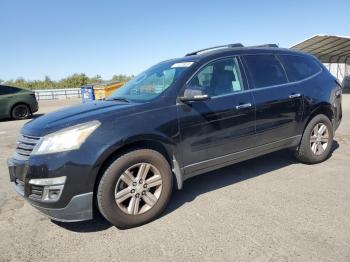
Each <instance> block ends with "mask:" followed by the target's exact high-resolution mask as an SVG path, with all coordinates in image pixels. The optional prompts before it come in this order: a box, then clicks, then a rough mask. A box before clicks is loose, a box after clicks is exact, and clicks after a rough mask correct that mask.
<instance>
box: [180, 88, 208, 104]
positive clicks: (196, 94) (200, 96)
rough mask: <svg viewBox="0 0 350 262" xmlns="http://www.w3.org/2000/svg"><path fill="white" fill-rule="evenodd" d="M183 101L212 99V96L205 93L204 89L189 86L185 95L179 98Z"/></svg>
mask: <svg viewBox="0 0 350 262" xmlns="http://www.w3.org/2000/svg"><path fill="white" fill-rule="evenodd" d="M179 99H180V101H182V102H184V103H185V102H191V101H205V100H208V99H210V97H209V96H208V95H207V94H205V93H204V92H203V91H202V90H199V89H191V88H187V89H186V90H185V93H184V96H183V97H180V98H179Z"/></svg>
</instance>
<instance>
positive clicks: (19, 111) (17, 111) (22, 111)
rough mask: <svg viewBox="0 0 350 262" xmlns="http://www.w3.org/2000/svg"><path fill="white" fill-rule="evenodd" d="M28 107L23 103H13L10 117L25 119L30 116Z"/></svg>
mask: <svg viewBox="0 0 350 262" xmlns="http://www.w3.org/2000/svg"><path fill="white" fill-rule="evenodd" d="M30 114H31V113H30V109H29V107H28V106H27V105H25V104H18V105H15V106H14V107H13V108H12V110H11V117H12V119H15V120H21V119H26V118H28V117H29V116H30Z"/></svg>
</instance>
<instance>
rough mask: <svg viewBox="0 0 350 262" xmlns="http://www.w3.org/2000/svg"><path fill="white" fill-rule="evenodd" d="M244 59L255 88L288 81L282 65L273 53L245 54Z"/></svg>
mask: <svg viewBox="0 0 350 262" xmlns="http://www.w3.org/2000/svg"><path fill="white" fill-rule="evenodd" d="M244 59H245V61H246V64H247V67H248V70H249V72H250V75H251V77H252V80H253V83H254V86H255V88H261V87H267V86H273V85H280V84H285V83H287V82H288V80H287V76H286V74H285V72H284V70H283V68H282V65H281V64H280V62H279V61H278V60H277V58H276V57H275V56H274V55H246V56H244Z"/></svg>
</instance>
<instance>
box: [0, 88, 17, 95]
mask: <svg viewBox="0 0 350 262" xmlns="http://www.w3.org/2000/svg"><path fill="white" fill-rule="evenodd" d="M17 90H18V89H17V88H13V87H10V86H0V95H9V94H13V93H17V92H18V91H17Z"/></svg>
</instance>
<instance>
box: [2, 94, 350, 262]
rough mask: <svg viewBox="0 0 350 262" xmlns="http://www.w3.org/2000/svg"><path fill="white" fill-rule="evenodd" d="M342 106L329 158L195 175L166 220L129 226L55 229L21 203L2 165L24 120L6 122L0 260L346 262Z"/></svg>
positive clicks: (348, 144)
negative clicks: (307, 163) (318, 162)
mask: <svg viewBox="0 0 350 262" xmlns="http://www.w3.org/2000/svg"><path fill="white" fill-rule="evenodd" d="M78 102H79V101H76V100H71V101H69V102H66V101H55V102H46V103H41V104H40V108H41V110H40V112H39V113H41V114H42V113H46V112H48V111H52V110H54V109H56V108H59V107H62V106H63V105H64V104H68V103H69V104H74V103H78ZM343 103H344V108H343V109H344V119H343V122H342V125H341V126H340V128H339V130H338V132H337V134H336V143H335V146H334V151H333V154H332V156H331V158H330V159H329V160H327V161H326V162H324V163H321V164H318V165H313V166H309V165H303V164H299V163H298V162H296V161H295V160H294V159H293V158H292V157H290V156H289V154H288V153H287V152H285V151H282V152H276V153H272V154H269V155H266V156H263V157H259V158H257V159H253V160H249V161H246V162H243V163H240V164H236V165H234V166H231V167H227V168H223V169H221V170H218V171H215V172H211V173H208V174H204V175H202V176H199V177H195V178H192V179H190V180H188V181H186V182H185V184H184V189H183V190H182V191H179V192H176V193H175V194H174V196H173V198H172V200H171V203H170V205H169V207H168V209H167V210H166V212H165V214H164V215H163V216H162V217H161V218H159V219H158V220H156V221H154V222H152V223H149V224H147V225H144V226H142V227H138V228H134V229H130V230H118V229H117V228H115V227H112V226H111V225H110V224H108V223H107V222H106V221H105V220H103V219H102V218H97V219H95V220H93V221H88V222H80V223H70V224H65V223H57V222H55V223H54V222H52V221H51V220H50V219H48V218H46V217H45V216H43V215H41V214H40V213H39V212H37V211H36V210H35V209H34V208H32V207H31V206H30V205H29V204H28V203H26V202H24V201H23V200H22V199H21V197H19V196H17V195H16V193H15V192H14V190H13V188H12V185H11V184H10V183H9V179H8V173H7V168H6V165H5V160H6V158H8V157H9V156H10V155H11V153H12V150H13V147H14V145H15V140H16V137H17V135H18V132H19V128H20V127H21V126H22V125H23V124H24V122H25V121H17V122H15V121H7V122H0V152H1V154H0V261H39V260H44V261H47V260H50V261H77V260H79V261H82V260H89V261H90V260H92V261H97V260H98V261H203V260H205V261H350V150H349V149H350V116H349V115H350V95H345V96H344V101H343Z"/></svg>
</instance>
